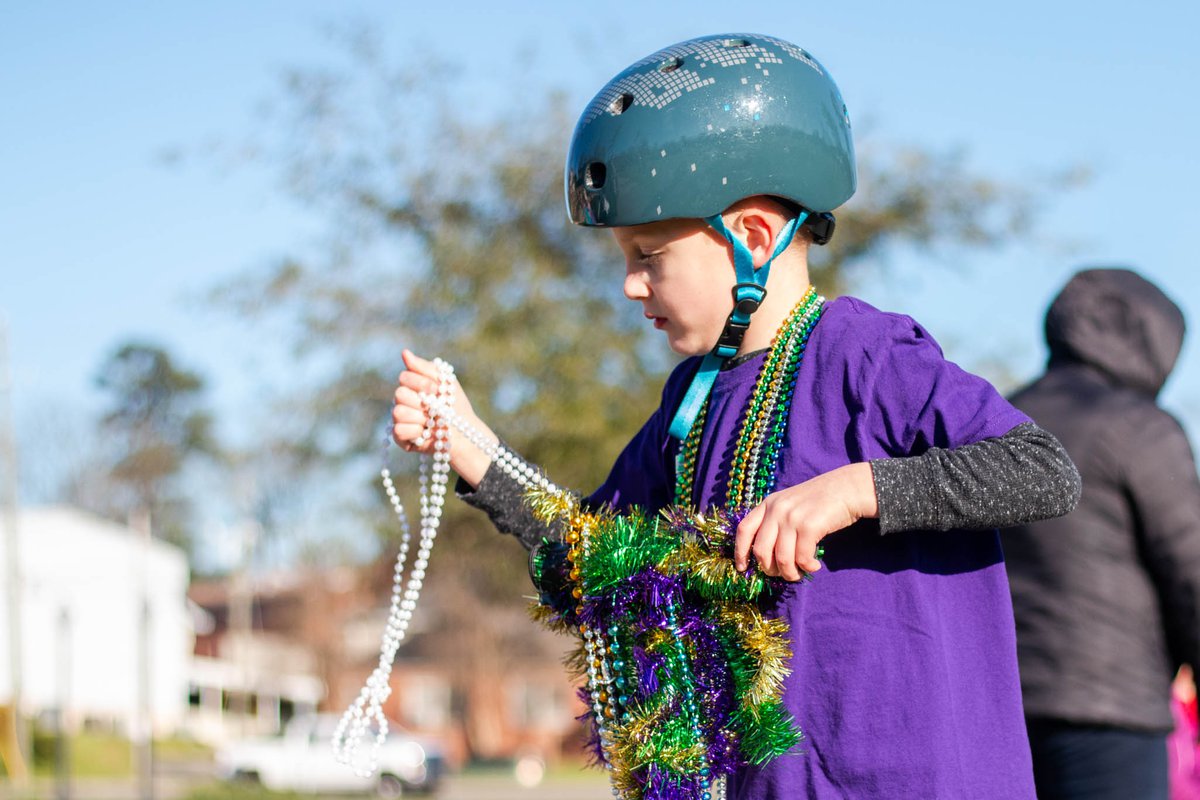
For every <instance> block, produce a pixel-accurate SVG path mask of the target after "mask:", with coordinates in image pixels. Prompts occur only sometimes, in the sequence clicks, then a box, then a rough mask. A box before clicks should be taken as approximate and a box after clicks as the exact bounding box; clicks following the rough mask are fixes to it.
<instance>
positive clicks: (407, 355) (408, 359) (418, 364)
mask: <svg viewBox="0 0 1200 800" xmlns="http://www.w3.org/2000/svg"><path fill="white" fill-rule="evenodd" d="M400 357H401V358H402V359H404V366H405V367H406V368H408V369H409V370H412V371H413V372H419V373H421V374H422V375H425V376H426V377H429V378H433V377H435V376H436V375H437V368H436V367H434V366H433V362H432V361H426V360H425V359H423V358H421V357H420V356H419V355H417V354H416V353H414V352H413V351H412V350H409V349H408V348H407V347H406V348H404V350H402V351H401V352H400ZM401 375H402V376H403V373H401Z"/></svg>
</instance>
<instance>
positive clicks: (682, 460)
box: [675, 286, 825, 510]
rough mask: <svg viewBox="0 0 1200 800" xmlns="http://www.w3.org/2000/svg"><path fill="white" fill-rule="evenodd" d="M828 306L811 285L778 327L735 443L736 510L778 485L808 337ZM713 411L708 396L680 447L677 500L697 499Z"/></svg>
mask: <svg viewBox="0 0 1200 800" xmlns="http://www.w3.org/2000/svg"><path fill="white" fill-rule="evenodd" d="M824 308H825V298H824V297H822V296H820V295H818V294H817V292H816V290H815V289H813V287H811V286H810V287H808V291H807V292H806V293H805V294H804V297H802V298H801V299H800V302H799V303H797V304H796V307H795V308H793V309H792V311H791V313H789V314H788V317H787V319H786V320H784V322H783V324H782V325H781V326H780V327H779V330H778V331H777V332H776V333H775V338H774V339H773V340H772V342H771V347H770V349H769V351H768V352H767V356H766V358H765V359H764V360H763V365H762V367H761V369H760V370H759V373H758V378H757V379H756V380H755V383H754V391H753V393H752V394H751V396H750V403H749V404H748V405H747V407H746V414H745V417H744V418H743V420H742V426H741V430H740V432H739V434H738V439H737V444H736V446H735V447H734V451H733V461H732V462H731V465H730V471H729V488H728V492H727V498H726V506H727V507H728V508H729V509H730V510H737V509H743V510H744V509H750V508H753V507H754V506H756V505H758V504H759V503H761V502H762V501H763V500H764V499H765V498H766V496H767V495H768V494H770V493H771V491H773V490H774V488H775V479H776V476H775V469H776V466H777V465H778V463H779V453H780V449H781V446H782V444H783V441H784V437H785V436H786V433H787V423H788V414H789V412H790V411H791V407H792V396H793V395H794V393H795V390H796V375H797V374H798V373H799V371H800V364H801V362H802V361H803V359H804V352H805V350H806V349H807V347H808V337H809V335H810V334H811V333H812V329H813V327H814V326H815V325H816V324H817V320H818V319H820V317H821V312H822V311H823V310H824ZM707 417H708V402H706V403H705V404H704V407H703V408H702V409H701V410H700V414H699V416H698V417H697V419H696V422H695V423H694V424H693V425H692V428H691V430H690V431H689V432H688V435H687V438H686V439H685V440H684V442H683V444H682V446H681V447H680V451H679V455H678V457H677V460H676V470H675V503H676V505H680V506H689V505H692V504H693V503H694V502H695V498H694V494H695V480H696V460H697V456H698V455H699V450H700V438H701V436H702V435H703V433H704V423H705V420H706V419H707Z"/></svg>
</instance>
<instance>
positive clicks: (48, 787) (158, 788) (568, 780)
mask: <svg viewBox="0 0 1200 800" xmlns="http://www.w3.org/2000/svg"><path fill="white" fill-rule="evenodd" d="M199 782H206V781H199ZM197 783H198V781H197V780H196V779H194V778H186V777H164V776H159V778H158V780H157V781H155V792H154V800H179V798H182V797H185V796H186V795H187V793H188V791H189V790H190V789H192V788H194V787H195V786H196V785H197ZM424 797H428V796H424ZM611 797H612V794H611V792H610V790H609V788H608V783H607V781H606V780H605V778H604V776H603V775H600V774H599V773H593V772H591V771H588V772H586V773H583V774H581V775H570V776H567V777H550V778H547V779H546V780H544V781H542V783H540V784H539V785H538V786H535V787H530V788H526V787H523V786H521V785H519V784H518V783H517V782H516V781H515V780H514V779H513V778H512V777H511V776H509V775H503V774H501V775H494V776H491V775H488V776H481V775H451V776H449V777H447V779H446V781H445V782H444V783H443V785H442V788H441V790H440V791H439V792H438V793H437V794H436V795H434V796H433V797H429V800H609V798H611ZM56 798H69V800H139V791H138V785H137V783H136V782H133V781H127V780H97V779H87V780H85V779H76V780H72V781H71V783H70V785H69V788H68V790H67V792H66V793H65V794H64V793H60V791H59V789H58V787H56V786H55V784H54V782H53V781H49V780H42V779H39V780H36V781H34V782H33V784H32V785H31V786H30V787H29V790H28V791H23V792H19V793H18V792H15V791H13V790H12V788H11V787H10V786H8V785H7V784H6V783H5V781H4V779H2V778H0V800H55V799H56ZM322 800H334V799H333V798H328V797H325V796H322ZM357 800H361V798H358V799H357Z"/></svg>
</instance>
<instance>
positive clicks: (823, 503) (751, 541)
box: [733, 463, 879, 581]
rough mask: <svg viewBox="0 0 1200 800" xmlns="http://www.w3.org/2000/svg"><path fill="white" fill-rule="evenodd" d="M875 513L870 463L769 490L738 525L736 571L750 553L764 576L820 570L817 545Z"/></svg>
mask: <svg viewBox="0 0 1200 800" xmlns="http://www.w3.org/2000/svg"><path fill="white" fill-rule="evenodd" d="M878 515H879V505H878V503H877V502H876V499H875V479H874V478H873V477H872V474H871V465H870V464H867V463H858V464H847V465H846V466H844V467H838V468H837V469H835V470H831V471H830V472H826V473H825V474H823V475H818V476H817V477H815V478H812V479H811V480H807V481H805V482H804V483H801V484H797V485H796V486H792V487H789V488H787V489H783V490H781V491H778V492H774V493H773V494H770V495H768V496H767V499H766V500H764V501H763V502H762V503H760V504H758V505H757V506H755V507H754V508H753V509H751V511H750V513H749V514H747V515H746V516H745V518H744V519H743V520H742V522H741V524H740V525H738V529H737V538H736V540H735V543H734V550H733V553H734V555H733V563H734V566H735V567H737V569H738V570H739V571H741V572H744V571H745V570H746V569H747V568H748V567H749V564H750V553H751V552H753V553H754V558H755V559H756V560H757V561H758V568H759V569H760V570H762V571H763V573H765V574H767V575H771V576H773V577H782V578H784V579H785V580H789V581H798V580H800V578H801V577H803V574H804V573H811V572H816V571H817V570H819V569H820V568H821V562H820V561H818V560H817V544H818V543H819V542H820V541H821V540H822V539H824V538H825V537H826V536H827V535H829V534H831V533H833V532H834V531H839V530H841V529H842V528H845V527H847V526H848V525H851V524H853V523H855V522H857V521H858V520H860V519H863V518H866V517H876V516H878Z"/></svg>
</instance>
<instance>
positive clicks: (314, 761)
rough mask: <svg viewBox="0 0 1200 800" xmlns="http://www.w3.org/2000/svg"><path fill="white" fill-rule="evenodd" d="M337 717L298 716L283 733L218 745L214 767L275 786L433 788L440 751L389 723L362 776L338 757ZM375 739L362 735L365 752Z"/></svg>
mask: <svg viewBox="0 0 1200 800" xmlns="http://www.w3.org/2000/svg"><path fill="white" fill-rule="evenodd" d="M337 723H338V717H336V716H333V715H328V714H319V715H315V716H304V717H297V718H296V719H293V720H292V721H291V722H289V723H288V725H287V728H286V729H285V730H284V732H283V734H282V735H281V736H272V737H266V738H260V739H245V740H243V741H240V742H233V743H231V744H228V745H226V746H225V747H222V748H221V749H219V750H218V751H217V755H216V763H217V771H218V774H219V775H220V777H221V778H222V779H224V780H236V781H255V782H258V783H261V784H262V785H263V786H265V787H266V788H268V789H271V790H274V791H296V792H338V793H360V792H361V793H374V794H376V795H377V796H379V797H387V798H393V797H401V796H402V795H404V794H405V793H409V792H413V793H421V794H428V793H432V792H434V791H436V789H437V786H438V783H439V781H440V779H441V775H442V767H443V760H442V754H441V752H440V751H439V750H438V749H437V748H436V747H435V746H434V745H432V744H431V743H429V742H421V741H418V740H417V739H415V738H413V737H411V736H408V735H406V734H404V733H400V732H397V731H396V730H395V726H389V727H390V728H391V730H390V731H389V733H388V738H387V741H386V742H385V743H384V745H383V747H381V748H380V749H379V769H378V771H377V772H376V774H375V775H374V777H371V778H360V777H358V776H357V775H355V774H354V770H352V769H351V768H350V767H349V766H347V765H345V764H342V763H341V762H339V761H338V760H337V759H336V758H335V757H334V754H333V746H332V744H331V743H330V742H331V739H332V738H333V732H334V730H335V729H336V727H337ZM373 741H374V738H373V735H372V737H371V739H370V740H369V741H364V742H363V744H362V750H363V755H364V757H365V756H366V755H367V754H368V751H369V749H370V747H371V745H372V743H373Z"/></svg>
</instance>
